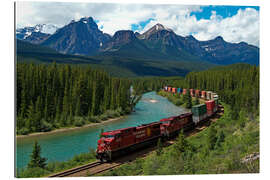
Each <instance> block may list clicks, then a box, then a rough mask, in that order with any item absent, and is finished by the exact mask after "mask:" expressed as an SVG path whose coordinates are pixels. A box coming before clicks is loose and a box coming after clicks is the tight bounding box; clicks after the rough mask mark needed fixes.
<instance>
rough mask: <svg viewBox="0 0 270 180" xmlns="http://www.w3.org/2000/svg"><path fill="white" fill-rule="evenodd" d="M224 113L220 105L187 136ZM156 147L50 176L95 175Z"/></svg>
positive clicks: (187, 134)
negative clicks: (214, 112) (207, 119)
mask: <svg viewBox="0 0 270 180" xmlns="http://www.w3.org/2000/svg"><path fill="white" fill-rule="evenodd" d="M223 113H224V108H223V107H219V111H218V113H217V114H216V115H215V116H214V117H211V118H210V119H209V121H206V122H204V123H203V124H201V125H200V126H199V127H197V128H196V129H194V130H192V131H190V132H188V133H186V135H185V136H186V137H190V136H194V135H196V134H197V133H198V132H200V131H202V130H204V129H205V128H207V127H208V126H209V125H210V124H211V123H213V122H216V120H217V119H219V118H220V117H221V116H222V115H223ZM172 144H174V140H172V141H169V142H167V146H169V145H172ZM155 149H156V147H150V148H147V149H144V150H141V151H138V152H135V153H133V154H130V155H128V156H124V157H122V158H120V159H118V160H117V161H113V162H110V163H102V162H100V161H96V162H93V163H89V164H86V165H83V166H80V167H76V168H73V169H69V170H66V171H63V172H60V173H56V174H53V175H51V176H49V177H68V176H69V177H83V176H93V175H96V174H99V173H102V172H105V171H108V170H110V169H114V168H116V167H118V166H120V165H122V164H124V163H128V162H131V161H133V160H135V159H136V158H138V157H145V156H146V155H147V154H149V153H151V152H152V151H153V150H155Z"/></svg>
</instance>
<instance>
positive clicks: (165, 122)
mask: <svg viewBox="0 0 270 180" xmlns="http://www.w3.org/2000/svg"><path fill="white" fill-rule="evenodd" d="M170 122H171V121H161V123H162V124H169V123H170Z"/></svg>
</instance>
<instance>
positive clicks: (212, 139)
mask: <svg viewBox="0 0 270 180" xmlns="http://www.w3.org/2000/svg"><path fill="white" fill-rule="evenodd" d="M216 135H217V131H216V129H215V128H214V127H213V126H210V128H209V130H208V133H207V142H206V143H207V147H208V149H210V150H212V149H214V147H215V144H216V142H217V136H216Z"/></svg>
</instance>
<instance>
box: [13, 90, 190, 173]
mask: <svg viewBox="0 0 270 180" xmlns="http://www.w3.org/2000/svg"><path fill="white" fill-rule="evenodd" d="M153 101H155V102H153ZM184 112H186V110H185V109H183V108H179V107H177V106H175V105H174V104H172V103H170V102H169V101H168V100H167V99H166V98H164V97H161V96H159V95H157V94H156V93H155V92H149V93H145V94H144V95H143V96H142V99H141V100H140V101H139V102H138V103H137V105H136V107H135V112H133V113H132V114H130V115H128V116H126V117H124V118H122V119H119V120H116V121H112V122H108V123H106V124H100V125H97V126H94V127H89V128H84V129H79V130H74V131H69V132H61V133H57V134H48V135H42V136H36V137H34V136H33V137H26V138H20V139H19V138H18V139H17V142H16V143H17V145H16V146H17V148H16V166H17V168H24V167H26V166H27V163H28V161H29V156H30V154H31V152H32V147H33V143H34V141H35V140H38V143H39V144H40V145H41V149H42V156H43V157H46V158H48V162H50V161H66V160H68V159H71V158H72V157H73V156H75V155H77V154H80V153H83V152H87V151H89V148H93V149H95V148H96V146H97V140H98V138H99V133H100V131H101V129H102V128H103V129H104V131H108V130H115V129H119V128H125V127H130V126H137V125H140V124H144V123H150V122H154V121H158V120H160V119H162V118H166V117H169V116H173V115H178V114H181V113H184Z"/></svg>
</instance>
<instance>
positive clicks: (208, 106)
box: [205, 100, 215, 110]
mask: <svg viewBox="0 0 270 180" xmlns="http://www.w3.org/2000/svg"><path fill="white" fill-rule="evenodd" d="M205 104H206V109H207V110H213V109H214V107H215V101H214V100H209V101H205Z"/></svg>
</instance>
